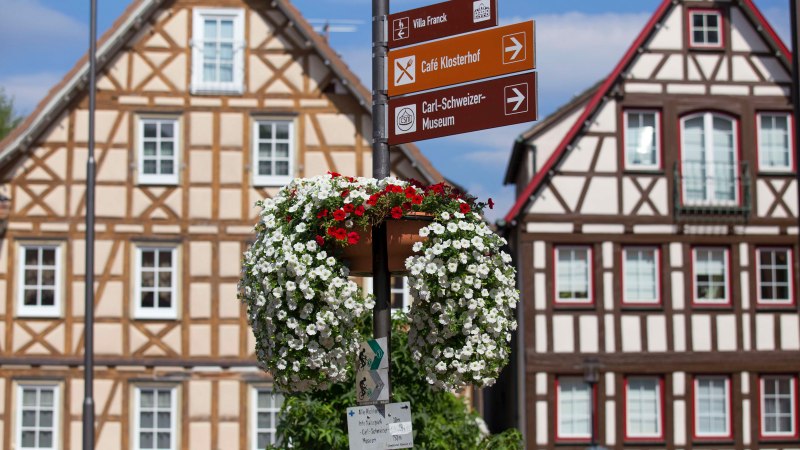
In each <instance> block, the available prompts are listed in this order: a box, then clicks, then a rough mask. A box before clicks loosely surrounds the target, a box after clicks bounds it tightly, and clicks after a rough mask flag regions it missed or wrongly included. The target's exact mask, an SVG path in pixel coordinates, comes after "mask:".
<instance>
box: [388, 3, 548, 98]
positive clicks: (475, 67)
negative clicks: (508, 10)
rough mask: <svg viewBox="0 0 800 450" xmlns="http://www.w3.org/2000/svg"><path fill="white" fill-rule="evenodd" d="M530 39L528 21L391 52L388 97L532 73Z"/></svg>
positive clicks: (532, 31) (532, 50) (532, 51)
mask: <svg viewBox="0 0 800 450" xmlns="http://www.w3.org/2000/svg"><path fill="white" fill-rule="evenodd" d="M460 1H461V0H458V1H451V2H450V3H460ZM533 37H534V23H533V21H532V20H531V21H528V22H522V23H517V24H514V25H508V26H505V27H497V28H492V29H488V30H483V31H479V32H477V33H471V34H465V35H461V36H456V37H452V38H449V39H442V40H439V41H434V42H429V43H427V44H420V45H417V46H414V47H406V48H401V49H399V50H393V51H390V52H389V96H390V97H393V96H397V95H403V94H408V93H412V92H419V91H425V90H428V89H435V88H440V87H444V86H450V85H453V84H459V83H466V82H470V81H475V80H480V79H483V78H489V77H495V76H499V75H507V74H511V73H516V72H522V71H525V70H532V69H534V68H535V57H534V39H533Z"/></svg>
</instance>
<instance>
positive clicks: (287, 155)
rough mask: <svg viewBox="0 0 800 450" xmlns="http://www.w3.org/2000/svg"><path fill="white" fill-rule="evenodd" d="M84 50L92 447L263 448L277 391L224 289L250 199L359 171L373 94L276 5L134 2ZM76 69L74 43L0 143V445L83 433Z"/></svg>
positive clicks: (81, 156) (427, 169) (402, 154)
mask: <svg viewBox="0 0 800 450" xmlns="http://www.w3.org/2000/svg"><path fill="white" fill-rule="evenodd" d="M97 58H98V63H99V65H98V84H97V86H98V92H97V114H96V118H97V121H96V136H95V137H96V141H97V148H96V154H97V164H98V171H97V191H96V192H97V201H96V214H97V226H96V239H97V242H96V247H95V248H96V258H95V268H94V270H95V275H96V284H95V292H96V302H95V303H96V304H95V311H96V321H95V322H96V323H95V351H96V364H97V371H96V380H95V402H96V412H97V424H96V425H97V426H96V442H97V448H98V449H146V448H159V449H184V450H189V449H191V450H203V449H213V450H217V449H226V450H229V449H240V450H245V449H247V450H254V449H263V448H264V446H265V445H266V444H267V443H270V442H273V441H274V432H275V419H276V412H277V410H278V409H279V407H280V397H279V396H275V395H272V392H271V386H270V378H269V375H268V374H266V373H263V372H262V371H261V370H260V369H259V368H258V367H257V365H256V361H255V357H254V355H253V353H254V342H253V336H252V333H251V331H250V330H249V328H248V326H247V323H246V318H245V317H246V316H245V314H244V312H243V310H242V307H241V306H240V304H239V302H238V300H237V298H236V292H237V290H236V283H237V281H238V277H239V273H240V258H241V254H242V252H243V250H244V249H245V247H246V246H247V245H248V242H249V241H250V240H251V239H253V238H254V234H253V226H254V224H255V221H256V218H257V214H258V210H257V209H256V208H255V207H254V202H255V201H256V200H258V199H260V198H264V197H267V196H269V195H271V194H272V193H274V192H276V190H277V189H278V187H279V186H282V185H283V184H285V183H286V182H287V181H288V180H290V179H291V178H292V177H303V176H314V175H320V174H324V173H326V171H328V170H332V171H338V172H341V173H346V174H351V175H354V176H369V175H370V174H371V167H372V162H371V152H370V142H371V98H370V92H369V91H368V90H367V89H366V88H365V87H364V86H363V85H362V84H361V83H360V82H359V80H358V78H357V77H356V76H355V75H354V74H353V73H352V72H351V71H350V70H349V69H348V67H347V66H346V65H345V64H344V63H343V61H342V60H341V59H340V58H339V57H338V56H337V54H336V53H335V52H334V50H333V49H332V48H331V47H330V46H329V45H328V43H327V42H326V41H325V40H324V39H323V38H321V37H320V36H318V35H317V34H316V33H314V31H313V29H312V28H311V27H310V26H309V24H308V23H307V22H306V21H305V20H304V19H303V17H301V15H300V13H299V11H298V10H297V9H296V8H295V7H294V6H293V5H292V4H291V3H290V2H289V1H288V0H272V1H257V0H137V1H135V2H134V3H133V4H131V5H130V7H129V8H128V9H127V10H126V11H125V13H124V14H123V16H122V17H121V18H120V19H119V20H118V21H117V22H116V23H115V24H114V25H113V26H112V27H111V29H110V30H109V31H108V32H107V33H106V34H105V36H104V37H103V38H102V39H101V40H100V42H99V46H98V54H97ZM87 80H88V64H87V60H86V58H84V59H83V60H81V61H79V62H78V63H77V65H76V66H75V68H74V69H73V70H72V71H71V72H69V73H68V74H67V75H66V77H65V78H64V79H63V81H62V82H61V83H59V84H58V85H57V86H55V87H54V88H53V89H52V91H50V93H49V94H48V95H47V97H46V98H45V99H44V100H43V101H42V102H41V103H40V104H39V106H38V107H37V108H36V110H35V111H34V112H33V113H32V114H31V115H30V116H29V118H28V119H27V120H26V121H25V122H24V123H23V124H22V125H21V126H20V127H19V128H17V130H16V131H15V132H14V133H13V134H12V135H10V136H8V137H7V138H6V139H5V140H3V141H2V142H0V199H2V200H4V201H2V202H0V213H2V214H0V222H2V227H0V230H2V231H0V233H2V234H0V449H18V450H20V449H59V450H66V449H79V448H80V445H81V442H80V441H81V410H82V402H83V369H82V354H83V339H84V323H85V320H84V294H83V292H84V265H85V254H84V253H85V252H84V246H85V240H84V239H85V226H84V220H85V218H84V212H85V203H86V196H85V184H86V171H85V167H86V159H87V142H88V126H87V124H88V117H89V115H88V100H87V98H88V93H87ZM392 158H393V159H392V169H393V171H394V173H395V174H397V175H401V176H405V177H412V178H415V179H419V180H421V181H424V182H439V181H442V177H441V175H440V174H439V173H438V172H437V171H436V169H434V168H433V167H432V166H431V165H430V163H429V162H428V161H427V160H426V159H425V158H424V157H423V156H422V154H421V153H420V152H419V150H418V149H417V148H415V147H414V146H411V145H407V146H402V147H398V148H394V149H393V150H392ZM7 199H10V200H9V201H8V202H6V201H5V200H7ZM6 204H8V205H9V206H10V207H9V208H8V210H6V209H5V208H4V205H6ZM6 212H7V214H5V213H6ZM401 291H402V289H401Z"/></svg>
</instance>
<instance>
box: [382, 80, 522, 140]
mask: <svg viewBox="0 0 800 450" xmlns="http://www.w3.org/2000/svg"><path fill="white" fill-rule="evenodd" d="M536 92H537V91H536V73H526V74H522V75H515V76H511V77H506V78H499V79H495V80H489V81H482V82H479V83H473V84H468V85H465V86H458V87H454V88H449V89H442V90H438V91H433V92H427V93H424V94H417V95H409V96H406V97H400V98H394V99H390V100H389V145H398V144H404V143H406V142H413V141H422V140H425V139H432V138H438V137H443V136H451V135H454V134H460V133H468V132H470V131H478V130H485V129H487V128H494V127H501V126H506V125H513V124H517V123H524V122H530V121H533V120H536V119H537V103H536Z"/></svg>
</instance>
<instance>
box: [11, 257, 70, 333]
mask: <svg viewBox="0 0 800 450" xmlns="http://www.w3.org/2000/svg"><path fill="white" fill-rule="evenodd" d="M19 250H20V252H19V254H20V259H19V265H18V268H19V272H18V273H19V277H18V283H17V285H18V286H19V289H18V291H17V292H18V298H17V310H18V314H19V315H20V316H28V317H57V316H59V315H60V314H61V249H60V248H59V247H58V246H55V245H21V246H20V247H19Z"/></svg>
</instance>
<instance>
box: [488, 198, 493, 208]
mask: <svg viewBox="0 0 800 450" xmlns="http://www.w3.org/2000/svg"><path fill="white" fill-rule="evenodd" d="M489 209H494V200H492V199H491V198H490V199H489Z"/></svg>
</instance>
